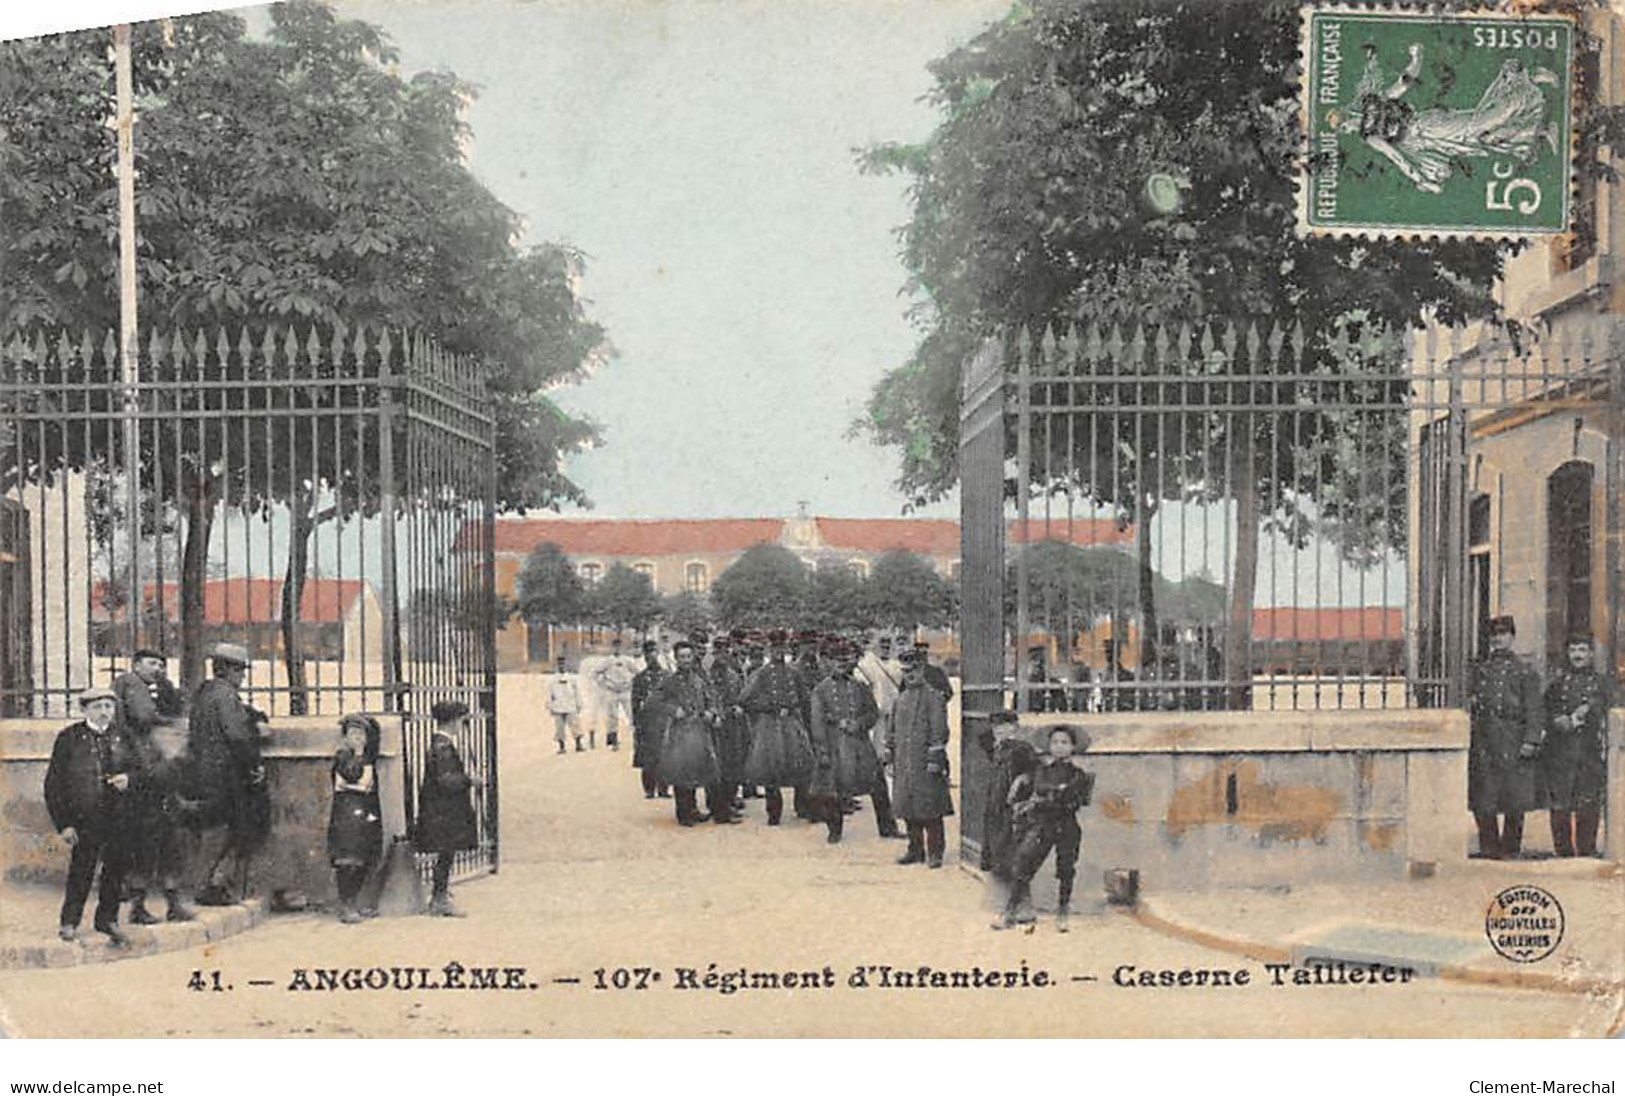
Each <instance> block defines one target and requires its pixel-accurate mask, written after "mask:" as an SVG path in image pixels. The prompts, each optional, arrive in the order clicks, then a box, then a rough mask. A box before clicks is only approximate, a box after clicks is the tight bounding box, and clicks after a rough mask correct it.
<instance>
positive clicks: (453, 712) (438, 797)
mask: <svg viewBox="0 0 1625 1096" xmlns="http://www.w3.org/2000/svg"><path fill="white" fill-rule="evenodd" d="M429 711H430V714H431V715H432V716H433V717H434V735H433V737H431V738H430V740H429V757H428V760H427V761H426V762H425V763H424V766H423V784H422V785H421V786H420V787H419V789H418V809H417V817H416V819H415V832H414V838H415V841H414V843H415V844H416V845H417V849H418V851H419V852H432V853H434V854H435V862H434V875H433V879H434V891H433V894H432V896H431V897H430V899H429V910H428V912H429V915H430V916H431V917H461V916H463V913H462V911H461V910H459V909H457V907H455V906H453V905H452V904H451V868H452V862H453V860H454V859H455V858H456V855H457V853H458V852H460V851H462V850H463V849H472V848H475V847H477V846H478V845H479V840H480V835H479V825H478V823H477V821H476V819H475V816H474V800H473V796H471V795H470V794H469V790H470V789H471V788H472V787H473V786H474V783H475V781H474V778H473V777H472V776H470V775H469V773H468V771H467V770H466V769H465V768H464V767H463V759H462V755H461V754H459V753H458V752H457V739H458V737H459V736H460V734H461V733H462V732H463V731H464V730H466V729H467V726H468V705H466V704H463V703H461V702H459V701H456V700H438V701H436V702H435V704H434V707H432V708H431V709H430V710H429Z"/></svg>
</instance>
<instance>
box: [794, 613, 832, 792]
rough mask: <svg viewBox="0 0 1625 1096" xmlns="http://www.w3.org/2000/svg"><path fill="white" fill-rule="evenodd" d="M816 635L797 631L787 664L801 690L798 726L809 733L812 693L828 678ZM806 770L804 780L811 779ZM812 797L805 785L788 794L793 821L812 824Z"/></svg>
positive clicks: (810, 729)
mask: <svg viewBox="0 0 1625 1096" xmlns="http://www.w3.org/2000/svg"><path fill="white" fill-rule="evenodd" d="M818 648H819V636H818V633H817V632H806V631H804V632H797V633H796V636H795V652H796V657H795V661H794V662H792V663H791V664H790V668H791V670H793V671H794V672H795V675H796V687H797V688H798V689H799V690H800V691H801V725H802V726H803V727H805V728H807V733H808V735H809V736H810V735H811V734H812V694H813V690H814V689H816V688H818V686H819V684H820V683H821V682H822V681H823V680H824V678H826V677H828V676H829V673H828V670H827V669H826V668H825V667H824V665H823V662H822V661H821V660H820V658H819V655H818ZM811 775H812V774H811V772H810V771H809V773H808V777H809V779H810V778H811ZM812 799H813V797H812V795H811V793H810V792H809V791H808V790H807V785H806V784H805V783H802V784H801V785H799V786H797V787H796V788H794V789H793V790H792V791H791V797H790V809H791V810H792V811H793V812H795V816H796V817H797V818H801V819H805V820H807V821H809V822H811V821H816V820H817V817H816V811H815V810H814V808H813V803H812Z"/></svg>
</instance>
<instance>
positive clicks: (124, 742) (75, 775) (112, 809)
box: [45, 689, 136, 947]
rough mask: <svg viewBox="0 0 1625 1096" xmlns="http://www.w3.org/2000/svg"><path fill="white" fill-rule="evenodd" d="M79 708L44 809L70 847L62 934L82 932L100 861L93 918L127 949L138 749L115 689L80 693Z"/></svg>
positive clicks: (58, 750) (54, 764) (52, 769)
mask: <svg viewBox="0 0 1625 1096" xmlns="http://www.w3.org/2000/svg"><path fill="white" fill-rule="evenodd" d="M79 707H80V710H81V711H82V712H83V714H84V718H82V719H80V720H79V721H78V722H77V723H72V724H69V725H68V726H67V727H65V728H63V729H62V730H61V731H60V732H58V734H57V736H56V742H55V743H54V744H53V745H52V747H51V763H50V766H49V767H48V768H47V769H46V770H45V809H46V811H47V812H49V814H50V816H51V825H53V826H55V827H56V831H57V833H59V834H61V835H62V840H64V841H66V842H67V843H68V847H69V848H70V849H71V850H72V853H71V855H70V857H69V860H68V884H67V889H66V892H65V893H64V894H63V896H62V913H61V917H60V918H59V920H58V929H57V935H59V936H60V937H61V938H62V939H63V940H73V939H75V938H76V937H77V936H78V934H79V921H80V918H82V917H83V916H84V912H85V900H86V899H87V898H89V897H90V885H91V881H92V880H93V879H95V877H96V867H97V865H98V864H99V865H100V866H101V870H102V873H101V884H100V886H99V887H98V888H97V892H96V915H95V919H94V921H93V924H94V925H95V926H96V931H97V932H100V933H103V934H105V935H106V936H107V937H108V939H109V940H110V941H111V942H112V944H113V946H114V947H123V946H124V945H125V944H127V943H128V942H129V941H128V938H127V937H125V935H124V933H122V932H120V931H119V927H118V907H119V899H120V897H121V895H120V891H121V889H122V887H123V886H124V859H125V831H126V829H127V828H128V826H129V813H130V792H131V788H132V784H133V781H134V779H135V769H136V762H135V751H134V750H132V749H131V748H130V743H129V740H128V738H127V737H126V736H125V734H124V730H123V728H121V727H120V726H119V725H118V722H117V715H118V700H117V699H116V698H115V697H114V695H113V690H111V689H86V690H85V691H84V692H83V693H81V694H79Z"/></svg>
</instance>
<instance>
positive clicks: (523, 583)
mask: <svg viewBox="0 0 1625 1096" xmlns="http://www.w3.org/2000/svg"><path fill="white" fill-rule="evenodd" d="M514 593H515V595H516V596H515V599H514V600H515V602H516V604H517V608H518V611H519V615H520V616H521V617H522V618H524V620H525V621H526V623H528V624H533V625H535V624H571V623H574V622H576V621H578V620H580V619H581V617H582V610H583V608H584V604H585V600H586V590H585V588H584V587H583V586H582V583H581V576H580V575H578V574H576V569H575V565H574V564H572V563H571V562H570V557H569V556H567V555H565V554H564V549H562V548H560V547H559V546H558V545H557V544H553V543H550V542H549V543H542V544H538V545H537V546H536V547H535V548H532V549H531V551H530V555H528V556H526V557H525V562H524V564H523V565H522V566H521V567H520V568H519V576H518V578H517V579H516V580H515V581H514Z"/></svg>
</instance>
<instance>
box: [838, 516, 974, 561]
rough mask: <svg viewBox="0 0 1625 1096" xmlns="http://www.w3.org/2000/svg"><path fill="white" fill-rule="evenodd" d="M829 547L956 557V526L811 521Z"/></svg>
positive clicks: (857, 520)
mask: <svg viewBox="0 0 1625 1096" xmlns="http://www.w3.org/2000/svg"><path fill="white" fill-rule="evenodd" d="M813 521H814V522H815V523H816V524H817V526H818V536H819V538H820V539H821V540H823V542H824V543H825V544H826V545H827V546H829V547H830V548H836V549H840V550H844V551H849V552H891V551H899V550H900V551H905V552H918V553H920V554H921V555H927V556H957V555H958V554H959V523H958V522H957V521H943V520H939V519H931V518H814V519H813Z"/></svg>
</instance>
